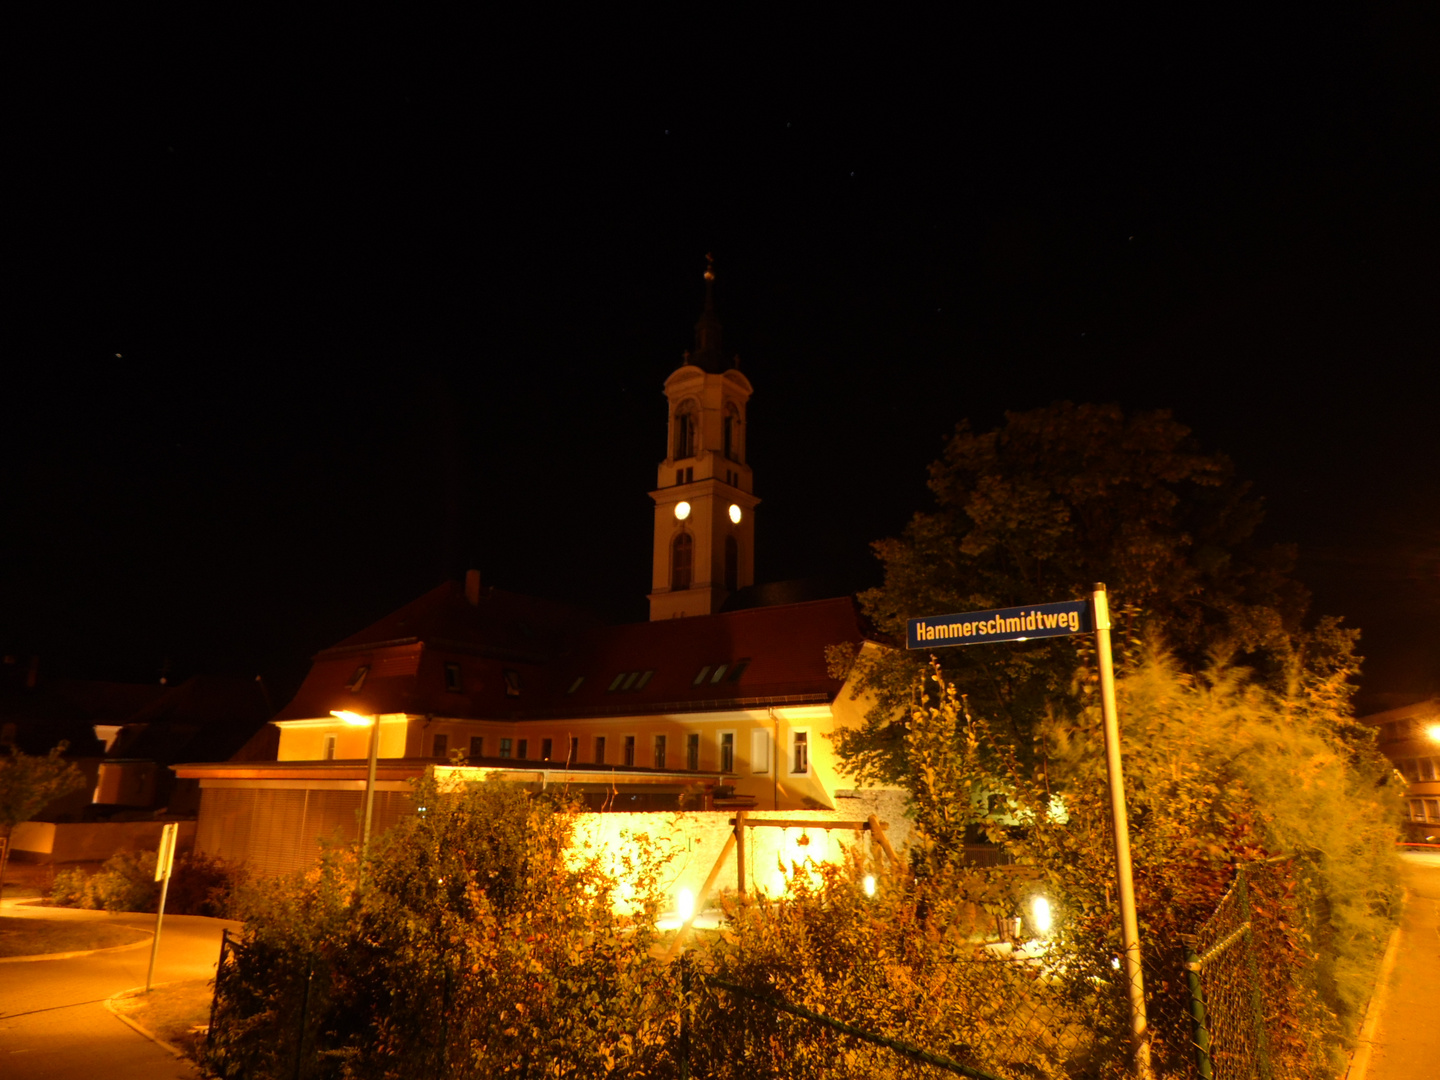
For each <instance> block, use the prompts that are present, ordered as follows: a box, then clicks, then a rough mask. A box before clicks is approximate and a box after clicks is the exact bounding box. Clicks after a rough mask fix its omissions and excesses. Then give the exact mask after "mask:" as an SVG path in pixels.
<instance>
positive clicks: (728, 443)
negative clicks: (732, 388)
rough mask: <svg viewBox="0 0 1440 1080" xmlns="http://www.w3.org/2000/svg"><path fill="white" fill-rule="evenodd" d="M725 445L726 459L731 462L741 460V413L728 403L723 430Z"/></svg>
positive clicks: (726, 404)
mask: <svg viewBox="0 0 1440 1080" xmlns="http://www.w3.org/2000/svg"><path fill="white" fill-rule="evenodd" d="M721 431H722V438H723V441H724V444H725V457H726V458H728V459H729V460H730V461H739V460H740V412H739V410H738V409H736V408H735V406H734V405H732V404H730V403H729V402H728V401H727V402H726V403H725V419H724V422H723V426H722V428H721Z"/></svg>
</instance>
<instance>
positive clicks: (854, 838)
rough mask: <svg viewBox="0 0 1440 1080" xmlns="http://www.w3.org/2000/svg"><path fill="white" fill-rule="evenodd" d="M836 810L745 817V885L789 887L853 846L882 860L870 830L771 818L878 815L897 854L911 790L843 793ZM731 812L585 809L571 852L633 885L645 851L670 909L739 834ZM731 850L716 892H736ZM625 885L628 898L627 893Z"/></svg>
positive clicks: (696, 887) (906, 833)
mask: <svg viewBox="0 0 1440 1080" xmlns="http://www.w3.org/2000/svg"><path fill="white" fill-rule="evenodd" d="M836 805H837V807H838V808H837V809H835V810H780V811H769V810H762V811H755V810H752V811H750V813H749V814H748V815H747V820H748V821H750V822H752V823H754V824H752V825H751V826H750V827H749V828H747V829H746V836H745V863H746V874H745V878H746V881H745V887H746V890H747V891H748V892H759V893H766V894H772V895H773V894H775V893H778V892H781V891H783V890H784V888H785V886H786V883H787V880H788V879H789V878H790V877H792V876H793V875H794V874H796V873H807V872H808V873H813V872H814V868H815V867H816V866H818V865H819V864H822V863H827V862H828V863H840V862H843V861H844V859H845V858H846V857H847V856H846V852H847V851H850V850H855V851H857V852H858V854H859V855H860V856H861V857H862V858H863V859H867V860H872V861H873V860H875V859H883V858H884V856H883V853H882V851H881V849H880V847H879V845H878V844H875V843H873V842H872V841H871V840H870V838H869V836H868V835H867V834H866V833H857V832H848V831H841V830H838V829H824V828H813V829H807V828H804V827H803V826H801V827H790V828H778V827H774V826H768V827H767V826H765V825H764V824H763V822H765V821H768V820H785V821H787V822H808V821H813V822H816V823H817V825H818V824H819V823H821V822H826V821H864V820H866V818H868V817H869V816H870V815H871V814H874V815H875V816H876V817H878V818H879V819H880V821H881V822H883V823H885V824H886V825H888V828H887V830H886V835H887V837H888V838H889V840H890V843H891V845H892V846H893V847H894V848H895V850H896V851H897V853H900V854H901V855H902V857H903V851H904V848H905V847H906V845H907V844H908V841H909V837H910V822H909V819H907V818H906V817H905V816H904V807H905V795H904V793H903V792H898V791H894V792H892V791H863V792H845V793H843V794H840V795H838V797H837V799H836ZM734 820H735V812H734V811H733V810H714V811H691V812H663V813H606V814H600V813H589V814H581V815H580V819H579V822H578V823H577V826H576V831H575V842H574V847H573V849H572V852H573V856H574V857H575V858H577V859H579V858H587V857H594V858H597V859H598V860H599V861H600V863H601V865H602V866H603V867H605V868H606V869H607V870H609V871H610V872H611V873H613V874H615V876H616V877H618V878H619V879H620V880H621V881H622V882H624V883H626V885H629V886H631V887H633V884H634V883H635V882H636V879H637V877H638V876H639V873H640V872H642V871H641V864H640V860H639V858H638V856H639V854H640V852H642V851H645V852H648V853H649V854H651V855H652V856H654V857H656V860H657V862H659V863H660V864H661V865H660V869H659V880H658V884H659V887H660V891H661V892H662V893H663V894H664V895H665V896H666V898H667V901H668V903H667V907H669V908H670V909H673V908H675V906H676V905H677V898H678V897H679V895H680V892H681V890H683V889H688V890H689V892H690V894H691V895H692V896H696V895H698V894H699V892H700V889H701V886H702V885H703V884H704V882H705V878H706V877H707V876H708V875H709V873H710V871H711V869H712V868H713V867H714V865H715V861H716V859H717V858H719V856H720V854H721V852H722V851H723V850H724V848H725V842H726V840H728V839H729V838H730V835H731V834H732V833H733V832H734V826H733V825H732V822H733V821H734ZM738 884H739V882H738V876H737V867H736V861H735V854H734V852H733V850H732V851H731V852H730V853H729V854H727V855H726V857H725V862H724V864H723V865H722V867H721V869H720V873H719V876H718V877H717V878H716V883H715V887H714V891H715V892H734V891H735V890H736V888H737V886H738ZM626 894H627V890H626V888H625V886H622V895H621V898H620V899H622V900H624V899H627V898H628V896H627V895H626Z"/></svg>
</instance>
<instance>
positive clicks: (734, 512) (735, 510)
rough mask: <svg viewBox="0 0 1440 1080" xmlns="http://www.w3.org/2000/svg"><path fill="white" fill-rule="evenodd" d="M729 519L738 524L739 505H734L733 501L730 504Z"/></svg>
mask: <svg viewBox="0 0 1440 1080" xmlns="http://www.w3.org/2000/svg"><path fill="white" fill-rule="evenodd" d="M730 520H731V521H733V522H734V523H735V524H736V525H739V524H740V507H738V506H736V505H735V504H734V503H731V504H730Z"/></svg>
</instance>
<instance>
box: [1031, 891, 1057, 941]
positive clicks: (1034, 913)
mask: <svg viewBox="0 0 1440 1080" xmlns="http://www.w3.org/2000/svg"><path fill="white" fill-rule="evenodd" d="M1030 922H1031V925H1033V926H1034V927H1035V929H1036V930H1037V931H1038V932H1039V933H1042V934H1048V933H1050V927H1051V925H1052V919H1051V916H1050V901H1049V900H1046V899H1045V897H1043V896H1037V897H1036V898H1035V902H1034V903H1033V904H1031V905H1030Z"/></svg>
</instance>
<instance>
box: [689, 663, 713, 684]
mask: <svg viewBox="0 0 1440 1080" xmlns="http://www.w3.org/2000/svg"><path fill="white" fill-rule="evenodd" d="M709 674H710V665H709V664H706V665H705V666H704V667H702V668H701V669H700V674H699V675H696V676H695V681H694V682H693V683H691V684H690V685H691V686H699V685H700V684H701V683H702V682H704V681H705V676H706V675H709Z"/></svg>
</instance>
